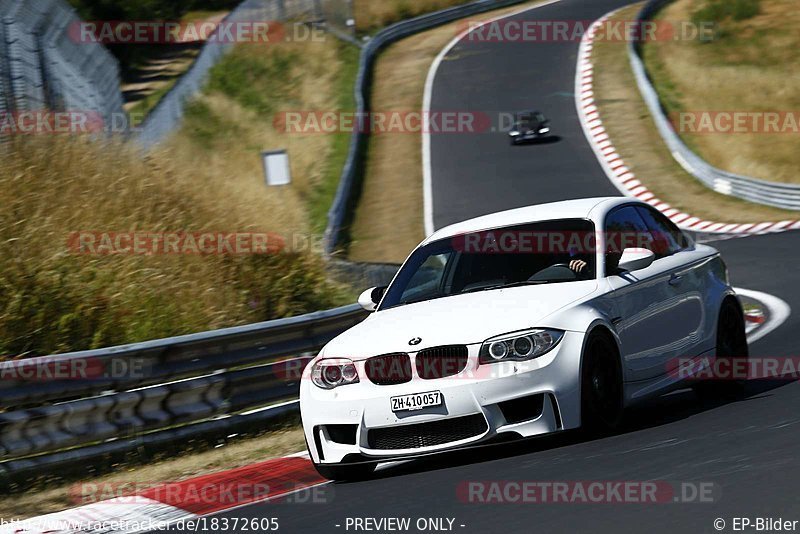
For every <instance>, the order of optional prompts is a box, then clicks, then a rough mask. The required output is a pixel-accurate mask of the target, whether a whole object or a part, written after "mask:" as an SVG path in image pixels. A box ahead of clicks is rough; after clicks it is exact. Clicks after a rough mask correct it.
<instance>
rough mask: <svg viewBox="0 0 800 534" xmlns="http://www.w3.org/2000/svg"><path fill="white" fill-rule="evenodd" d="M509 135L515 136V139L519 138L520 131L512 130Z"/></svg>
mask: <svg viewBox="0 0 800 534" xmlns="http://www.w3.org/2000/svg"><path fill="white" fill-rule="evenodd" d="M508 135H510V136H513V137H516V136H518V135H519V132H518V131H516V130H511V131H510V132H508Z"/></svg>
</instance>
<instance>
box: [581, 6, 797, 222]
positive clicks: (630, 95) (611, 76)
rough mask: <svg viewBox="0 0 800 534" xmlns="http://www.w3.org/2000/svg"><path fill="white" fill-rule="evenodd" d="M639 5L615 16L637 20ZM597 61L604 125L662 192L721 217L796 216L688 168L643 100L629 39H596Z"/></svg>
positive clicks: (701, 213)
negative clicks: (707, 182) (726, 191)
mask: <svg viewBox="0 0 800 534" xmlns="http://www.w3.org/2000/svg"><path fill="white" fill-rule="evenodd" d="M639 9H641V4H637V5H634V6H631V7H627V8H625V9H623V10H621V11H619V12H618V13H617V14H615V16H614V17H613V18H612V20H617V21H629V20H633V19H634V18H635V16H636V13H637V12H638V10H639ZM593 61H594V65H595V69H594V72H595V76H594V92H595V98H596V100H597V106H598V108H599V110H600V117H601V118H602V120H603V125H604V126H605V128H606V129H607V131H608V135H609V136H610V137H611V140H612V141H613V143H614V146H615V147H616V149H617V152H618V153H619V154H620V156H622V158H623V159H624V160H625V162H626V164H627V165H628V167H629V168H630V169H631V170H632V171H633V172H634V173H635V174H636V177H637V178H638V179H640V180H641V181H642V183H643V184H645V185H646V186H647V187H648V188H649V189H650V190H651V191H652V192H653V193H654V194H655V195H656V196H657V197H658V198H660V199H661V200H662V201H664V202H667V203H669V204H671V205H672V206H673V207H675V208H676V209H679V210H681V211H684V212H686V213H689V214H691V215H693V216H696V217H700V218H702V219H706V220H712V221H717V222H726V223H744V222H762V221H780V220H785V219H794V218H796V216H797V214H796V213H795V212H791V211H786V210H780V209H776V208H770V207H768V206H761V205H758V204H752V203H750V202H746V201H743V200H739V199H736V198H733V197H729V196H725V195H721V194H719V193H716V192H714V191H712V190H710V189H708V188H707V187H705V186H704V185H703V184H702V183H700V182H699V181H698V180H697V179H696V178H694V177H693V176H691V175H689V174H688V173H686V171H684V170H683V168H682V167H681V166H680V165H679V164H678V163H677V162H676V161H675V160H674V158H673V157H672V154H671V153H670V152H669V150H668V149H667V146H666V145H665V144H664V142H663V140H662V139H661V136H660V135H659V133H658V131H657V130H656V127H655V124H654V123H653V119H652V117H651V116H650V113H649V110H648V108H647V106H646V105H645V103H644V101H643V100H642V97H641V94H640V93H639V89H638V88H637V86H636V80H635V79H634V76H633V72H632V71H631V67H630V63H629V61H628V54H627V43H624V42H619V41H617V42H614V41H599V42H597V43H595V46H594V48H593ZM726 137H730V136H726Z"/></svg>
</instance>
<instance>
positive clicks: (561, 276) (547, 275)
mask: <svg viewBox="0 0 800 534" xmlns="http://www.w3.org/2000/svg"><path fill="white" fill-rule="evenodd" d="M562 280H563V281H572V280H578V273H576V272H575V271H573V270H572V269H570V268H569V264H568V263H556V264H554V265H551V266H550V267H545V268H544V269H542V270H541V271H539V272H538V273H536V274H534V275H533V276H531V277H530V278H528V281H529V282H539V281H542V282H545V281H562Z"/></svg>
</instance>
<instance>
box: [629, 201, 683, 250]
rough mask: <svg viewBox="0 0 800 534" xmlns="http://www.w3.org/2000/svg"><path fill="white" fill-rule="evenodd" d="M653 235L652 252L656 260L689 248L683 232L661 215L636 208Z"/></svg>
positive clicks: (653, 211) (648, 209)
mask: <svg viewBox="0 0 800 534" xmlns="http://www.w3.org/2000/svg"><path fill="white" fill-rule="evenodd" d="M636 209H637V211H638V212H639V214H640V215H641V216H642V219H644V222H645V223H646V224H647V227H648V228H649V229H650V233H651V234H652V235H653V249H652V250H653V252H655V253H656V257H657V258H663V257H666V256H671V255H672V254H675V253H676V252H680V251H681V250H684V249H685V248H687V247H688V246H689V243H688V239H687V238H686V236H685V235H684V233H683V232H681V231H680V229H678V227H677V226H675V225H674V224H673V223H672V221H670V220H669V219H667V217H666V216H664V215H663V214H662V213H660V212H658V211H656V210H654V209H652V208H646V207H637V208H636Z"/></svg>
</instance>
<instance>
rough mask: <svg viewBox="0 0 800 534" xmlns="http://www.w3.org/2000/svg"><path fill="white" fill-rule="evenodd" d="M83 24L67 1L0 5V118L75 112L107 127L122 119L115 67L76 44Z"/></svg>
mask: <svg viewBox="0 0 800 534" xmlns="http://www.w3.org/2000/svg"><path fill="white" fill-rule="evenodd" d="M79 23H80V19H79V18H78V17H77V15H76V14H75V11H74V10H73V9H72V8H71V7H70V6H69V5H68V4H67V3H66V2H64V1H63V0H0V113H3V114H4V115H6V114H12V113H24V112H38V111H43V110H52V111H68V110H76V111H81V112H91V113H96V114H98V115H99V116H101V117H102V120H103V124H112V123H113V121H114V120H115V119H114V118H115V117H121V116H123V115H122V113H123V108H122V92H121V91H120V84H119V67H118V65H117V62H116V60H115V59H114V57H113V56H112V55H111V54H110V53H109V52H108V51H107V50H106V49H105V48H104V47H103V46H101V45H99V44H97V43H86V42H79V41H78V40H77V39H75V38H74V35H73V34H72V33H71V29H73V28H75V27H77V24H79Z"/></svg>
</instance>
